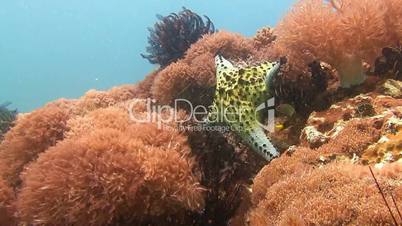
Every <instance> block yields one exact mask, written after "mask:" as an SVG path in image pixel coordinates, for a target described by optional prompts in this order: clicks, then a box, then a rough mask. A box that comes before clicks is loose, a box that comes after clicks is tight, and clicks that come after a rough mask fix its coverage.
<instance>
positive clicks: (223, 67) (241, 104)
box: [208, 55, 282, 161]
mask: <svg viewBox="0 0 402 226" xmlns="http://www.w3.org/2000/svg"><path fill="white" fill-rule="evenodd" d="M215 64H216V81H217V85H216V91H215V97H214V102H213V104H212V106H211V107H210V112H209V114H208V122H213V123H214V122H215V123H225V124H226V125H228V126H230V128H231V130H232V131H234V132H235V133H236V134H238V135H239V136H240V138H241V139H242V140H243V141H245V142H246V143H247V144H248V145H249V146H250V147H251V148H252V149H253V150H254V151H256V152H257V153H258V154H260V155H261V156H262V157H264V158H265V159H266V160H268V161H270V160H272V159H273V158H275V157H277V156H278V155H279V152H278V151H277V150H276V149H275V147H274V146H273V145H272V144H271V142H270V141H269V139H268V138H267V137H266V135H265V133H264V130H263V124H262V123H260V119H261V113H260V110H261V109H264V108H265V106H266V105H265V102H266V101H267V100H268V99H269V98H271V97H272V94H271V93H270V92H269V90H270V88H271V87H272V81H273V78H274V77H275V76H276V75H277V74H278V72H279V69H280V66H281V64H282V63H281V62H275V63H271V62H265V63H261V64H259V65H257V66H250V67H244V68H241V67H239V68H238V67H235V66H233V65H232V64H231V63H230V62H229V61H228V60H226V59H225V58H223V57H222V56H220V55H218V56H216V57H215Z"/></svg>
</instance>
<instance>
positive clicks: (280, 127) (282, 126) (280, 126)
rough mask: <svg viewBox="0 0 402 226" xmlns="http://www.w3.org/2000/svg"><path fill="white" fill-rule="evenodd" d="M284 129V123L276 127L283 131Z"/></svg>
mask: <svg viewBox="0 0 402 226" xmlns="http://www.w3.org/2000/svg"><path fill="white" fill-rule="evenodd" d="M284 128H285V125H284V124H282V123H278V124H276V125H275V129H278V130H283V129H284Z"/></svg>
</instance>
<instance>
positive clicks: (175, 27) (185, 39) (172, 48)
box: [141, 8, 215, 67]
mask: <svg viewBox="0 0 402 226" xmlns="http://www.w3.org/2000/svg"><path fill="white" fill-rule="evenodd" d="M204 17H205V21H204V20H203V18H202V17H201V16H199V15H198V14H197V13H195V12H193V11H191V10H189V9H186V8H183V10H182V11H181V12H179V13H178V14H176V13H172V14H170V15H168V16H165V17H163V16H161V15H157V18H158V19H159V20H160V21H159V22H157V23H156V24H155V25H154V28H153V29H152V28H149V29H148V30H149V32H150V35H149V37H148V44H149V46H148V47H147V48H146V50H147V55H145V54H141V56H142V57H143V58H145V59H147V60H148V61H149V62H150V63H152V64H159V65H160V66H162V67H165V66H167V65H169V64H170V63H172V62H174V61H176V60H178V59H180V58H182V57H183V55H184V53H185V52H186V50H187V49H188V48H189V47H190V46H191V45H192V44H193V43H195V42H196V41H198V39H200V38H201V37H202V36H203V35H205V34H210V33H214V32H215V27H214V24H213V23H212V22H211V20H210V19H209V18H208V17H207V16H204Z"/></svg>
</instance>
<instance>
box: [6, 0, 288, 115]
mask: <svg viewBox="0 0 402 226" xmlns="http://www.w3.org/2000/svg"><path fill="white" fill-rule="evenodd" d="M294 1H295V0H281V1H277V0H113V1H111V0H0V3H1V4H0V6H1V7H0V103H1V102H5V101H11V102H13V107H15V108H18V109H19V110H20V111H22V112H26V111H31V110H33V109H35V108H37V107H40V106H42V105H43V104H45V103H46V102H49V101H51V100H54V99H57V98H60V97H67V98H77V97H79V96H81V95H83V94H84V93H85V92H86V91H87V90H89V89H93V88H95V89H101V90H103V89H108V88H110V87H113V86H115V85H119V84H124V83H135V82H137V81H139V80H141V79H143V78H144V76H145V75H146V74H148V73H149V72H150V71H151V70H153V68H155V66H153V65H150V64H149V63H148V62H147V61H146V60H145V59H143V58H141V56H140V53H143V52H144V51H145V47H146V45H147V36H148V31H147V27H151V26H153V24H154V23H155V22H156V17H155V15H156V14H161V15H168V14H169V13H171V12H177V11H179V10H181V7H182V6H185V7H187V8H189V9H191V10H193V11H195V12H197V13H198V14H200V15H204V14H205V15H208V16H209V17H210V18H211V20H212V21H213V22H214V24H215V27H216V28H218V29H220V30H228V31H233V32H240V33H242V34H244V35H246V36H252V35H254V34H255V32H256V30H258V29H259V28H261V27H263V26H266V25H270V26H273V25H275V24H276V23H277V21H278V20H279V19H280V18H281V17H282V16H283V15H284V14H285V13H286V11H287V10H288V9H289V7H290V5H291V4H292V3H293V2H294Z"/></svg>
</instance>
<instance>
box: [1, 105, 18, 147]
mask: <svg viewBox="0 0 402 226" xmlns="http://www.w3.org/2000/svg"><path fill="white" fill-rule="evenodd" d="M10 104H11V103H9V102H7V103H3V104H0V140H1V139H2V138H3V134H5V133H6V132H7V131H8V130H9V129H10V127H11V126H12V125H13V123H14V121H15V120H16V118H17V110H9V109H8V108H7V107H8V106H9V105H10Z"/></svg>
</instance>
